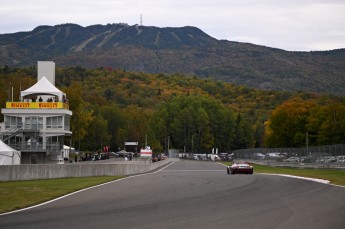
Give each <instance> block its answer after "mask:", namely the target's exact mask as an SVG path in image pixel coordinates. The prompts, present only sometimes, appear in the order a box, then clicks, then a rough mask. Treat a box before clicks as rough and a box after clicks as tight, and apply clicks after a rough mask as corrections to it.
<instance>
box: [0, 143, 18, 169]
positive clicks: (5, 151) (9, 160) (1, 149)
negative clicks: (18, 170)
mask: <svg viewBox="0 0 345 229" xmlns="http://www.w3.org/2000/svg"><path fill="white" fill-rule="evenodd" d="M20 156H21V154H20V152H19V151H17V150H15V149H12V148H11V147H9V146H8V145H6V144H5V143H4V142H3V141H1V140H0V165H19V164H20Z"/></svg>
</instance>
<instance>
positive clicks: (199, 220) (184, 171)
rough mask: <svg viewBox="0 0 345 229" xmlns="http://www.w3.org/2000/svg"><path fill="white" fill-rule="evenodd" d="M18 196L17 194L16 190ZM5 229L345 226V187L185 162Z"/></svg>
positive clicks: (21, 218)
mask: <svg viewBox="0 0 345 229" xmlns="http://www.w3.org/2000/svg"><path fill="white" fill-rule="evenodd" d="M9 195H10V193H9ZM0 228H1V229H4V228H35V229H37V228H46V229H48V228H49V229H52V228H83V229H85V228H95V229H100V228H150V229H154V228H160V229H161V228H198V229H200V228H212V229H215V228H241V229H245V228H251V229H252V228H263V229H269V228H289V229H290V228H294V229H296V228H303V229H306V228H313V229H317V228H325V229H326V228H327V229H329V228H330V229H337V228H339V229H340V228H341V229H344V228H345V188H344V187H338V186H332V185H327V184H321V183H317V182H313V181H306V180H300V179H295V178H289V177H281V176H272V175H264V174H255V171H254V174H253V175H244V174H243V175H242V174H236V175H227V174H226V169H225V167H224V166H222V165H220V164H217V163H212V162H196V161H179V162H175V163H173V164H172V165H170V166H168V167H166V168H165V169H163V170H162V171H159V172H156V173H152V174H146V175H142V176H135V177H130V178H126V179H123V180H120V181H117V182H112V183H109V184H106V185H103V186H99V187H96V188H92V189H89V190H85V191H83V192H79V193H76V194H73V195H70V196H67V197H65V198H62V199H59V200H57V201H53V202H51V203H48V204H45V205H42V206H39V207H35V208H32V209H28V210H25V211H20V212H16V213H12V214H7V215H1V216H0Z"/></svg>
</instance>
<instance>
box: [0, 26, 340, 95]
mask: <svg viewBox="0 0 345 229" xmlns="http://www.w3.org/2000/svg"><path fill="white" fill-rule="evenodd" d="M38 60H53V61H55V62H56V64H57V66H64V67H72V66H81V67H83V68H87V69H92V68H98V67H110V68H112V69H122V70H126V71H131V72H144V73H150V74H168V75H171V74H183V75H191V76H197V77H199V78H211V79H214V80H221V81H224V82H231V83H233V84H236V85H245V86H249V87H251V88H257V89H263V90H275V91H294V92H296V91H308V92H317V93H327V94H334V95H345V92H344V88H345V78H344V75H345V49H339V50H330V51H322V52H289V51H284V50H279V49H274V48H269V47H263V46H258V45H254V44H248V43H240V42H233V41H227V40H217V39H215V38H212V37H211V36H209V35H207V34H206V33H204V32H203V31H201V30H200V29H198V28H195V27H191V26H186V27H181V28H158V27H152V26H138V25H133V26H129V25H127V24H107V25H92V26H87V27H82V26H79V25H75V24H63V25H56V26H39V27H37V28H35V29H34V30H32V31H29V32H18V33H13V34H2V35H0V66H9V67H29V66H35V65H36V62H37V61H38Z"/></svg>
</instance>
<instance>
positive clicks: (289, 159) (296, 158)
mask: <svg viewBox="0 0 345 229" xmlns="http://www.w3.org/2000/svg"><path fill="white" fill-rule="evenodd" d="M284 162H295V163H299V162H300V159H299V157H289V158H287V159H284Z"/></svg>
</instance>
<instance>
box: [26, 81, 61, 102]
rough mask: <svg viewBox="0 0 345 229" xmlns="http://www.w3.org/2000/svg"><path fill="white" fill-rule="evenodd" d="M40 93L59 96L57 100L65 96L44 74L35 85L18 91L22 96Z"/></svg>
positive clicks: (39, 94) (35, 95)
mask: <svg viewBox="0 0 345 229" xmlns="http://www.w3.org/2000/svg"><path fill="white" fill-rule="evenodd" d="M41 95H52V96H56V97H58V98H59V101H62V100H63V97H66V94H65V93H63V92H62V91H60V90H59V89H57V88H56V87H55V86H54V85H53V84H52V83H51V82H49V80H47V78H46V77H45V76H43V77H42V78H41V79H40V80H39V81H38V82H37V83H36V84H35V85H33V86H32V87H30V88H28V89H26V90H25V91H22V92H20V96H21V97H22V98H34V97H37V96H41Z"/></svg>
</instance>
